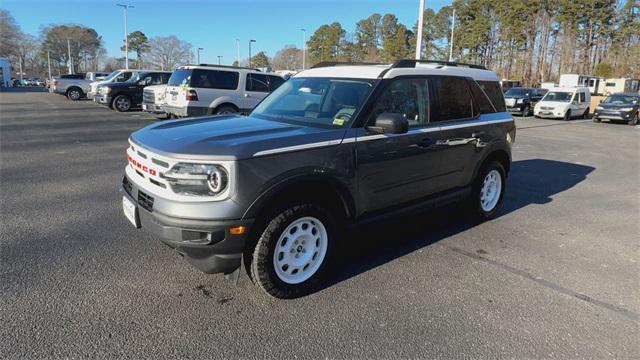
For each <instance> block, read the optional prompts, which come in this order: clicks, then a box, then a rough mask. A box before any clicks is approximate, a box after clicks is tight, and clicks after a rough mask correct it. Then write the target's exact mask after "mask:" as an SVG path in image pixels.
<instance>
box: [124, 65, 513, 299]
mask: <svg viewBox="0 0 640 360" xmlns="http://www.w3.org/2000/svg"><path fill="white" fill-rule="evenodd" d="M515 131H516V130H515V124H514V122H513V119H512V118H511V115H510V114H509V113H508V112H506V109H505V105H504V98H503V97H502V91H501V89H500V85H499V83H498V77H497V76H496V74H495V73H494V72H492V71H489V70H486V69H485V68H483V67H481V66H477V65H467V64H458V63H449V62H434V61H416V60H400V61H398V62H396V63H394V64H392V65H339V64H335V63H334V64H325V63H321V64H319V65H316V66H315V67H314V68H312V69H309V70H305V71H302V72H300V73H298V74H297V75H295V76H294V77H292V78H291V79H289V80H288V81H286V82H285V83H284V84H283V85H282V86H280V87H279V88H278V89H277V90H275V91H274V92H273V93H272V94H270V95H269V96H268V97H266V99H265V100H263V101H262V102H261V103H260V104H259V105H258V106H257V107H256V108H255V109H254V110H253V112H251V114H250V115H249V116H240V115H219V116H211V117H205V118H197V119H196V118H194V119H184V120H176V121H170V122H162V123H155V124H152V125H150V126H147V127H145V128H143V129H141V130H139V131H136V132H134V133H133V134H132V135H131V138H130V139H129V143H130V146H129V148H128V149H127V159H128V164H127V166H126V170H125V176H124V178H123V181H122V189H123V199H122V205H123V210H124V214H125V215H126V217H127V218H128V219H129V221H130V222H131V223H132V224H133V225H134V226H135V227H137V228H143V229H145V230H147V231H149V232H151V233H153V234H154V235H155V236H156V237H158V238H159V239H160V240H162V241H163V242H164V243H165V244H167V245H169V246H170V247H172V248H174V249H176V250H177V251H178V252H179V253H181V254H182V255H184V257H185V258H186V259H187V260H188V261H189V262H190V263H191V264H193V265H194V266H195V267H196V268H198V269H200V270H202V271H204V272H207V273H218V272H223V273H227V274H228V273H232V272H235V271H238V272H239V271H243V269H242V266H241V265H242V264H243V263H244V265H245V266H244V269H245V270H247V271H248V273H249V276H250V278H251V279H252V281H253V282H254V283H255V284H256V285H257V286H258V287H259V288H260V289H262V290H263V291H265V292H266V293H268V294H270V295H271V296H274V297H279V298H290V297H297V296H301V295H303V294H306V293H308V292H310V291H313V290H314V289H316V288H317V286H318V285H319V282H320V281H322V278H323V275H325V274H326V273H325V270H326V269H327V268H328V267H329V264H330V260H331V259H332V255H333V254H332V253H333V251H334V250H335V249H336V245H337V243H338V242H340V241H348V239H341V238H340V236H341V232H342V231H341V230H342V229H343V228H344V227H345V226H347V225H357V224H360V223H362V222H365V221H371V220H376V219H380V218H383V217H387V216H390V215H396V214H401V213H404V212H407V211H408V212H414V211H416V210H418V209H422V208H430V207H433V206H437V205H440V204H444V203H450V202H452V201H459V200H462V201H465V203H466V204H467V205H468V206H467V207H468V208H469V209H470V212H471V213H472V214H475V215H476V216H477V217H479V218H480V219H488V218H491V217H493V216H495V214H496V211H497V209H498V207H499V205H500V203H501V201H502V199H503V195H504V191H505V185H506V177H507V175H508V173H509V169H510V167H511V144H512V143H513V141H514V139H515Z"/></svg>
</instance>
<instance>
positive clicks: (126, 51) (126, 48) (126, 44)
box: [116, 4, 134, 70]
mask: <svg viewBox="0 0 640 360" xmlns="http://www.w3.org/2000/svg"><path fill="white" fill-rule="evenodd" d="M116 6H120V7H121V8H123V9H124V68H125V69H127V70H128V69H129V33H128V32H127V9H129V8H133V7H134V6H133V5H124V4H116Z"/></svg>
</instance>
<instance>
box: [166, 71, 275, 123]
mask: <svg viewBox="0 0 640 360" xmlns="http://www.w3.org/2000/svg"><path fill="white" fill-rule="evenodd" d="M284 82H285V79H283V78H282V77H281V76H279V75H276V74H266V73H263V72H260V71H258V70H255V69H249V68H241V67H231V66H221V65H206V64H201V65H185V66H180V67H178V68H177V69H176V70H175V71H174V72H173V74H172V75H171V78H170V79H169V84H168V86H167V89H166V94H165V105H164V110H165V112H166V113H167V115H169V116H172V117H185V116H204V115H211V114H228V113H238V112H240V113H245V112H249V111H251V109H253V108H254V107H255V106H256V105H258V103H259V102H260V101H262V99H264V98H265V97H266V96H267V95H268V94H269V93H270V92H271V91H273V90H275V89H276V88H277V87H278V86H280V85H282V84H283V83H284Z"/></svg>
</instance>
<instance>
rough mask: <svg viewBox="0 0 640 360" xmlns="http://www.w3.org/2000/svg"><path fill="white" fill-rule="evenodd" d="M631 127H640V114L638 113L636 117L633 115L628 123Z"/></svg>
mask: <svg viewBox="0 0 640 360" xmlns="http://www.w3.org/2000/svg"><path fill="white" fill-rule="evenodd" d="M628 124H629V125H638V113H636V114H635V115H633V117H632V118H631V120H629V121H628Z"/></svg>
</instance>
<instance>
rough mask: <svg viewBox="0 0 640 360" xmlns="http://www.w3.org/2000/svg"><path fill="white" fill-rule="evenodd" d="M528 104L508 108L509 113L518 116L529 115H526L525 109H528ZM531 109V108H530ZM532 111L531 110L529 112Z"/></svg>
mask: <svg viewBox="0 0 640 360" xmlns="http://www.w3.org/2000/svg"><path fill="white" fill-rule="evenodd" d="M527 105H528V104H516V105H514V106H511V107H507V111H508V112H509V113H511V114H517V115H528V114H525V111H524V110H525V108H526V107H527ZM529 109H530V108H529ZM529 111H531V110H529Z"/></svg>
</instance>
